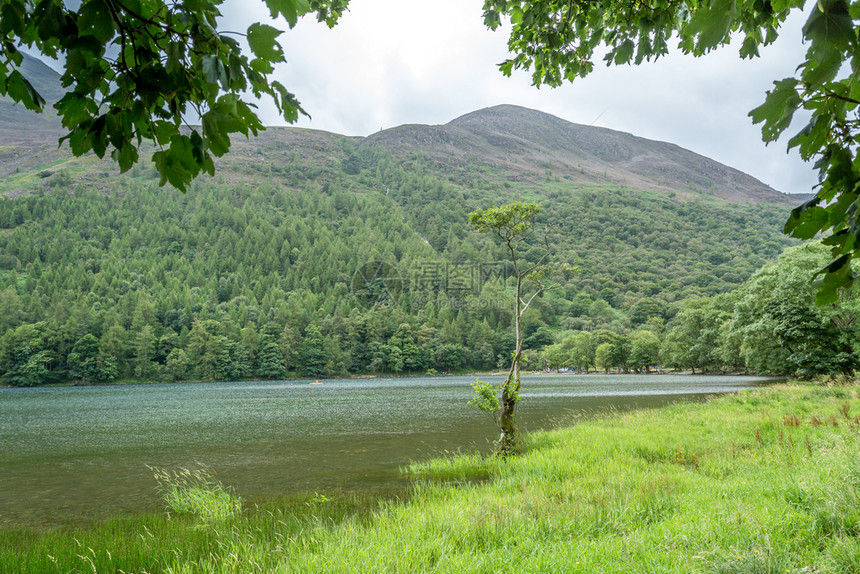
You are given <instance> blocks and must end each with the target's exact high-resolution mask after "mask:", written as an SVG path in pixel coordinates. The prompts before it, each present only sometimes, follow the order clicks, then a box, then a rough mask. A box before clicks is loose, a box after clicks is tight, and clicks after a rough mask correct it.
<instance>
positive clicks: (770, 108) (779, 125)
mask: <svg viewBox="0 0 860 574" xmlns="http://www.w3.org/2000/svg"><path fill="white" fill-rule="evenodd" d="M797 85H798V81H797V80H796V79H795V78H785V79H782V80H779V81H778V82H774V86H776V87H775V88H774V89H773V90H771V91H770V92H768V93H767V97H766V98H765V100H764V103H763V104H762V105H760V106H759V107H757V108H755V109H754V110H752V111H751V112H750V113H749V116H750V117H751V118H752V120H753V123H756V124H758V123H764V125H763V126H762V128H761V132H762V137H763V139H764V141H766V142H770V141H774V140H776V139H778V138H779V136H780V134H782V132H783V131H785V129H786V128H787V127H788V126H789V125H791V120H792V118H793V117H794V112H796V111H797V110H798V108H800V106H801V104H802V103H803V102H802V100H801V99H800V95H799V94H798V93H797Z"/></svg>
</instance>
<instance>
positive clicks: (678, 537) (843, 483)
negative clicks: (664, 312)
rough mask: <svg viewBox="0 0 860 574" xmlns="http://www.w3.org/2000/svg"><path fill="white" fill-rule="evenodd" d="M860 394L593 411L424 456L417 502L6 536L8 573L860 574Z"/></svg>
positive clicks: (782, 394) (337, 500)
mask: <svg viewBox="0 0 860 574" xmlns="http://www.w3.org/2000/svg"><path fill="white" fill-rule="evenodd" d="M858 396H860V395H858V389H856V388H853V387H812V386H777V387H770V388H767V389H764V390H760V391H754V392H745V393H742V394H739V395H736V396H730V397H723V398H720V399H716V400H713V401H711V402H708V403H705V404H681V405H675V406H671V407H666V408H663V409H660V410H655V411H640V412H634V413H628V414H622V415H617V416H612V417H607V418H603V419H597V420H583V421H579V422H577V424H574V425H573V426H571V427H569V428H566V429H562V430H557V431H552V432H541V433H535V434H532V435H531V436H529V437H528V450H527V453H526V454H525V455H523V456H521V457H518V458H515V459H512V460H509V461H499V460H493V459H491V460H483V459H480V458H478V457H461V458H454V459H446V460H438V461H433V462H430V463H427V464H423V465H416V466H414V467H412V468H411V469H409V472H410V473H411V474H412V475H413V476H414V477H415V479H416V486H415V489H414V491H413V492H412V493H411V495H410V496H409V497H408V498H406V499H403V500H392V499H387V500H378V499H372V498H364V499H362V498H355V497H348V496H337V495H333V494H331V493H329V495H319V494H318V495H314V496H307V497H303V498H295V499H290V500H289V501H280V502H273V503H271V504H270V505H267V506H265V507H254V506H249V505H247V504H246V505H245V506H244V509H243V510H241V511H240V512H232V511H231V512H228V513H226V514H223V513H221V514H219V513H217V512H216V513H212V514H208V513H207V512H205V511H199V512H198V511H194V510H193V509H192V511H191V512H190V513H189V512H186V513H184V514H181V515H167V514H164V515H159V516H138V517H128V518H124V519H116V520H114V521H111V522H108V523H103V524H99V525H94V526H92V527H90V528H87V529H85V530H80V531H77V532H66V531H52V532H2V533H0V572H88V573H93V572H98V573H101V572H119V571H124V572H143V571H146V572H149V573H153V574H154V573H156V572H173V573H180V572H182V573H191V572H512V573H513V572H517V573H521V572H588V573H593V572H607V573H608V572H679V573H681V572H683V573H687V572H715V573H742V572H743V573H795V572H806V573H812V572H815V573H819V572H820V573H824V572H845V573H848V572H860V538H858V535H860V427H858V423H860V416H858V415H860V398H858ZM218 496H220V497H222V498H223V494H222V493H218ZM234 503H235V501H232V502H229V504H234ZM213 504H218V502H217V501H216V502H213ZM231 508H234V509H235V505H233V506H231Z"/></svg>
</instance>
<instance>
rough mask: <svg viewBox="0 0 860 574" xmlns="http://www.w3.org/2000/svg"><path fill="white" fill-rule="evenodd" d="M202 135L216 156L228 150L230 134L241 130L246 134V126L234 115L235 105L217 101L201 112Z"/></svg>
mask: <svg viewBox="0 0 860 574" xmlns="http://www.w3.org/2000/svg"><path fill="white" fill-rule="evenodd" d="M201 119H202V124H203V137H204V138H205V140H206V143H207V144H208V146H209V149H210V150H212V153H213V154H215V155H216V156H219V157H220V156H222V155H224V154H225V153H227V152H228V151H229V150H230V134H231V133H235V132H242V133H244V134H246V135H247V133H248V128H247V126H246V125H245V123H244V122H242V120H241V119H239V118H238V117H237V116H236V110H235V106H231V105H229V104H228V103H227V102H219V103H218V104H216V105H215V107H214V108H213V109H211V110H209V111H208V112H206V113H205V114H203V117H202V118H201Z"/></svg>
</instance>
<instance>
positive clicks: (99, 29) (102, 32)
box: [77, 0, 115, 45]
mask: <svg viewBox="0 0 860 574" xmlns="http://www.w3.org/2000/svg"><path fill="white" fill-rule="evenodd" d="M77 25H78V33H79V34H80V35H82V36H87V35H91V36H95V38H96V39H97V40H98V41H99V42H100V43H101V44H103V45H104V44H107V43H108V41H110V40H111V39H112V38H113V37H114V34H115V30H114V20H113V15H112V14H111V11H110V9H109V8H108V7H107V5H106V4H105V3H104V2H102V0H88V1H87V2H84V3H83V4H82V5H81V10H80V12H78V18H77Z"/></svg>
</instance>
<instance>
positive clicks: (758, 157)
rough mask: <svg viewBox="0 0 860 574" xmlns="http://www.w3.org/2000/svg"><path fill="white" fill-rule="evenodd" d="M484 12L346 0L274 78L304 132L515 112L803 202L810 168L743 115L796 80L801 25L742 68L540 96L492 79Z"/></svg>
mask: <svg viewBox="0 0 860 574" xmlns="http://www.w3.org/2000/svg"><path fill="white" fill-rule="evenodd" d="M481 5H482V3H481V2H480V1H478V0H469V1H464V0H436V1H434V2H432V3H431V2H419V1H417V0H352V1H351V2H350V9H349V12H347V13H346V14H344V16H343V17H342V18H341V21H340V22H339V23H338V25H337V26H336V27H335V28H334V29H331V30H330V29H328V28H327V27H326V26H325V25H324V24H318V23H316V22H315V21H314V20H313V18H310V17H309V18H306V19H304V20H302V21H301V22H299V24H298V25H297V26H296V27H295V28H294V29H292V30H288V31H286V32H285V34H284V35H283V36H282V37H281V39H282V43H283V44H284V47H285V50H286V54H287V60H288V64H286V65H283V66H280V67H279V68H278V70H277V72H276V74H277V76H278V79H280V80H281V81H282V82H283V83H284V84H285V85H286V86H287V87H288V88H289V89H290V90H291V91H293V92H294V93H295V94H296V95H297V96H298V98H299V100H300V101H301V102H302V105H303V106H304V107H305V109H306V110H307V111H308V112H309V113H310V114H311V116H312V118H313V119H311V120H308V119H302V120H301V121H300V122H299V125H301V126H304V127H310V128H315V129H321V130H327V131H333V132H337V133H342V134H347V135H368V134H370V133H373V132H375V131H377V130H379V129H380V128H389V127H394V126H397V125H401V124H405V123H426V124H441V123H446V122H448V121H450V120H452V119H454V118H455V117H457V116H460V115H462V114H465V113H468V112H470V111H474V110H476V109H480V108H483V107H487V106H491V105H496V104H501V103H510V104H518V105H522V106H526V107H531V108H535V109H538V110H541V111H544V112H548V113H551V114H554V115H557V116H559V117H561V118H563V119H566V120H569V121H573V122H576V123H582V124H592V123H593V124H594V125H599V126H602V127H607V128H611V129H615V130H620V131H626V132H631V133H633V134H635V135H639V136H642V137H647V138H651V139H657V140H663V141H670V142H672V143H676V144H678V145H680V146H682V147H686V148H688V149H691V150H693V151H695V152H697V153H701V154H702V155H706V156H708V157H712V158H714V159H716V160H718V161H720V162H723V163H725V164H728V165H731V166H732V167H736V168H738V169H741V170H743V171H746V172H747V173H750V174H751V175H753V176H755V177H757V178H759V179H761V180H762V181H764V182H765V183H768V184H770V185H772V186H773V187H775V188H776V189H779V190H781V191H787V192H808V191H809V190H810V189H811V186H812V185H813V184H814V183H815V175H814V172H813V170H812V168H811V166H810V165H809V164H805V163H803V162H802V161H801V160H800V159H799V158H798V157H797V155H796V152H792V154H791V155H786V153H785V143H784V142H777V143H776V144H772V145H771V146H769V147H767V148H766V147H765V145H764V144H763V143H762V141H761V135H760V132H759V129H758V127H756V126H753V125H752V122H751V120H750V119H749V117H748V116H747V114H748V112H749V110H750V109H752V108H753V107H755V106H757V105H759V104H760V103H761V102H762V101H763V99H764V94H765V91H766V90H767V89H769V88H770V86H771V84H772V82H773V80H776V79H780V78H783V77H785V76H788V75H791V74H792V73H793V70H794V68H795V66H796V65H797V63H798V62H799V61H800V60H801V57H802V54H803V46H802V45H801V42H800V27H801V25H802V20H803V17H802V15H799V17H798V18H794V19H793V20H792V21H791V22H790V25H788V26H786V27H785V29H784V30H783V32H782V34H781V36H780V39H779V41H778V42H777V43H776V44H775V45H773V46H771V47H769V48H766V49H764V50H763V52H762V57H761V58H758V59H756V60H752V61H742V60H740V58H739V56H738V54H737V49H736V48H734V47H727V48H724V49H722V50H720V51H717V52H715V53H712V54H710V55H708V56H706V57H704V58H697V59H695V58H692V57H685V56H683V55H680V54H672V55H670V56H669V57H667V58H664V59H662V60H660V61H658V62H655V63H646V64H643V65H641V66H622V67H612V68H605V67H604V66H602V65H598V66H597V69H596V70H595V72H594V73H593V74H592V75H591V76H589V77H588V78H585V79H583V80H579V81H577V82H576V83H574V84H573V85H566V86H564V87H562V88H558V89H548V88H542V89H540V90H538V89H536V88H534V87H532V86H531V82H530V77H529V75H528V74H526V73H515V74H514V76H513V77H511V78H505V77H504V76H502V74H501V73H500V72H499V71H498V69H497V67H496V65H497V64H498V63H500V62H501V61H503V60H504V59H505V58H506V57H507V50H506V41H507V36H506V35H505V33H504V31H498V32H490V31H488V30H487V29H486V28H485V27H484V25H483V21H482V18H481ZM224 12H225V18H224V23H225V25H228V26H229V27H230V28H234V29H235V28H236V27H237V26H240V27H242V28H243V29H244V27H247V25H248V24H249V23H250V22H252V21H255V20H267V19H268V16H269V14H268V11H267V9H266V8H265V7H264V6H263V4H262V3H259V4H252V3H248V2H242V3H239V2H235V1H234V0H228V2H227V4H226V5H225V8H224ZM280 25H281V26H282V27H285V24H284V23H283V22H281V23H280ZM261 105H262V108H261V109H262V110H263V112H264V117H265V119H266V121H267V122H268V123H270V124H273V125H277V124H280V123H283V122H282V120H280V119H279V118H278V117H277V114H276V113H275V112H274V108H273V107H272V106H271V105H268V104H261Z"/></svg>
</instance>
